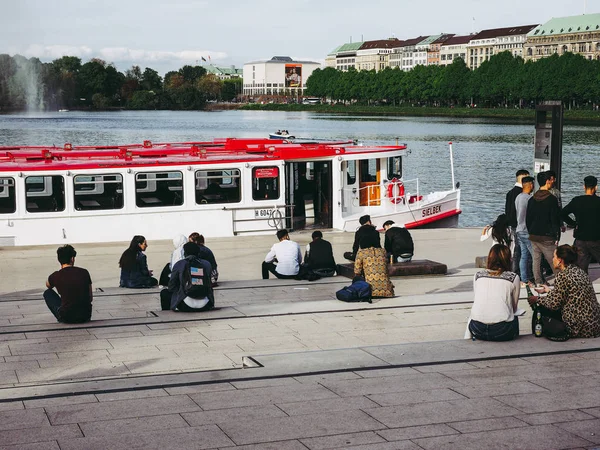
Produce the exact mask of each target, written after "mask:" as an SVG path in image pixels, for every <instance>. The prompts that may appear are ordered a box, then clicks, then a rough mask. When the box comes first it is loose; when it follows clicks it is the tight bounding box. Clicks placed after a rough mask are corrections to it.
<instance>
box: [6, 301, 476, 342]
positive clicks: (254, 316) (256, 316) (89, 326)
mask: <svg viewBox="0 0 600 450" xmlns="http://www.w3.org/2000/svg"><path fill="white" fill-rule="evenodd" d="M399 298H401V297H399ZM471 303H473V301H471V300H467V301H463V302H443V303H427V304H408V305H393V306H377V305H372V306H367V307H362V308H344V309H328V310H319V311H298V312H288V313H274V314H251V315H245V314H244V315H242V316H225V317H203V318H195V319H177V320H161V321H151V322H128V323H118V324H110V323H108V324H98V325H94V324H93V322H92V323H89V324H87V325H86V324H82V325H77V324H73V325H72V326H69V327H61V328H40V329H22V328H21V329H16V330H8V331H5V329H6V328H11V327H15V328H17V327H22V326H23V325H4V326H3V327H1V328H0V335H7V334H16V333H41V332H47V331H68V330H75V329H102V328H114V327H130V326H138V325H156V324H157V323H189V322H197V321H206V322H209V321H218V320H232V319H262V318H266V317H285V316H303V315H310V314H335V313H346V312H354V311H359V312H360V311H372V310H378V311H379V310H390V309H406V308H424V307H430V306H445V305H449V306H452V305H454V306H456V305H465V304H471ZM225 308H227V307H225ZM225 308H215V309H213V310H212V311H217V310H219V309H225ZM232 309H234V310H235V308H232ZM148 312H150V313H152V311H148ZM241 314H243V313H241ZM156 317H157V318H160V316H158V315H156ZM105 320H128V319H118V318H117V319H105ZM130 320H139V319H130Z"/></svg>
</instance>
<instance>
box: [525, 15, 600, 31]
mask: <svg viewBox="0 0 600 450" xmlns="http://www.w3.org/2000/svg"><path fill="white" fill-rule="evenodd" d="M585 31H600V13H597V14H584V15H582V16H570V17H557V18H553V19H550V20H549V21H548V22H546V23H544V24H542V25H539V26H538V27H536V28H534V29H533V30H531V31H530V32H529V33H527V36H531V37H541V36H554V35H557V34H569V33H581V32H585Z"/></svg>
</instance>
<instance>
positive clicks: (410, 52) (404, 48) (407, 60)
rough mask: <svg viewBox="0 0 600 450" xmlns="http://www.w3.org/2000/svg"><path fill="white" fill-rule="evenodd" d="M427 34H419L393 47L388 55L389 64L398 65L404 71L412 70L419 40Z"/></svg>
mask: <svg viewBox="0 0 600 450" xmlns="http://www.w3.org/2000/svg"><path fill="white" fill-rule="evenodd" d="M426 38H427V36H419V37H417V38H413V39H407V40H405V41H404V42H403V43H402V45H401V46H400V47H396V48H394V49H393V51H392V53H390V55H389V56H388V61H389V66H390V67H392V68H395V67H398V68H400V69H402V70H404V71H408V70H411V69H412V68H413V67H414V66H415V64H414V53H415V47H416V46H417V44H418V43H419V42H422V41H423V40H425V39H426Z"/></svg>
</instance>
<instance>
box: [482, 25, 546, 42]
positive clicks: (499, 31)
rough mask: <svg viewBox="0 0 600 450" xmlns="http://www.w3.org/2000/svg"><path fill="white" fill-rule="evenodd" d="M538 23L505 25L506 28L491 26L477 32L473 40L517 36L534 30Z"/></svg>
mask: <svg viewBox="0 0 600 450" xmlns="http://www.w3.org/2000/svg"><path fill="white" fill-rule="evenodd" d="M535 27H537V24H536V25H521V26H517V27H505V28H490V29H489V30H483V31H480V32H479V33H477V34H476V35H475V36H473V37H472V38H471V40H478V39H492V38H495V37H500V36H517V35H520V34H527V33H529V32H530V31H531V30H533V29H534V28H535Z"/></svg>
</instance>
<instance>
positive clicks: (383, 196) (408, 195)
mask: <svg viewBox="0 0 600 450" xmlns="http://www.w3.org/2000/svg"><path fill="white" fill-rule="evenodd" d="M389 184H390V181H389V180H383V181H382V182H381V183H380V184H378V185H368V186H364V187H362V188H344V189H341V191H342V198H344V200H345V198H346V197H345V196H346V194H348V195H349V197H350V198H351V199H352V207H353V208H357V207H360V206H366V207H367V208H368V211H369V212H370V211H371V208H375V207H381V206H383V205H384V204H385V203H389V204H390V205H393V207H394V211H396V210H398V209H405V206H404V205H406V206H408V209H411V206H410V205H412V204H414V203H417V202H419V201H421V200H422V197H421V195H420V190H419V179H418V178H414V179H412V180H402V184H403V185H404V195H403V196H402V197H398V200H397V201H395V202H392V201H391V200H390V198H389V196H388V186H389ZM374 188H378V189H379V196H375V197H373V196H372V195H369V194H370V193H371V192H373V189H374ZM413 189H414V191H413ZM362 192H366V195H365V197H366V199H367V204H366V205H360V198H361V193H362Z"/></svg>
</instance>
